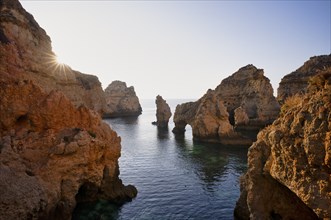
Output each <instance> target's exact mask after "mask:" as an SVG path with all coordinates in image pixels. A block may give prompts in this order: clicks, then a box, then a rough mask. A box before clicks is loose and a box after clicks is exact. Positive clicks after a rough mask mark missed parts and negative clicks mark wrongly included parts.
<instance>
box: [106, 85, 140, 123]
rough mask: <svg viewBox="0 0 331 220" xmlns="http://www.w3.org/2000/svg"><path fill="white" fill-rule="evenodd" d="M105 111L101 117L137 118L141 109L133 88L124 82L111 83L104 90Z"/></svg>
mask: <svg viewBox="0 0 331 220" xmlns="http://www.w3.org/2000/svg"><path fill="white" fill-rule="evenodd" d="M105 99H106V110H105V112H104V114H103V117H105V118H108V117H118V116H138V115H140V114H141V112H142V109H141V106H140V103H139V99H138V97H137V95H136V93H135V91H134V87H133V86H130V87H127V86H126V83H125V82H121V81H118V80H116V81H113V82H112V83H111V84H109V86H108V87H107V88H106V89H105Z"/></svg>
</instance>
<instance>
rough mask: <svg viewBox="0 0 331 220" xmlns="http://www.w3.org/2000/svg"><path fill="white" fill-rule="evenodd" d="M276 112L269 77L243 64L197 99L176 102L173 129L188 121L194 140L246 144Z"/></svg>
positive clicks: (268, 122)
mask: <svg viewBox="0 0 331 220" xmlns="http://www.w3.org/2000/svg"><path fill="white" fill-rule="evenodd" d="M278 113H279V104H278V102H277V101H276V99H275V97H274V96H273V89H272V86H271V84H270V81H269V79H268V78H266V77H265V76H264V74H263V70H262V69H257V68H256V67H254V66H253V65H247V66H245V67H243V68H241V69H239V70H238V71H237V72H235V73H234V74H233V75H231V76H230V77H228V78H226V79H224V80H223V81H222V82H221V84H220V85H219V86H217V87H216V89H215V90H209V91H208V92H207V93H206V94H205V95H204V96H203V97H202V98H201V99H199V100H198V101H197V102H194V103H186V104H182V105H178V106H177V107H176V111H175V115H174V123H175V128H174V130H173V131H174V132H175V133H181V132H184V131H185V126H186V125H187V124H189V125H191V127H192V131H193V137H194V138H195V139H196V140H204V141H217V142H221V143H224V144H245V145H249V144H251V143H252V142H253V140H255V137H256V134H257V131H258V130H259V129H261V128H263V127H265V126H266V125H267V124H270V123H272V121H273V120H274V119H276V117H277V115H278Z"/></svg>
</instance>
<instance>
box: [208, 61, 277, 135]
mask: <svg viewBox="0 0 331 220" xmlns="http://www.w3.org/2000/svg"><path fill="white" fill-rule="evenodd" d="M215 92H216V94H218V95H219V96H220V98H221V99H222V100H223V102H224V105H225V107H226V108H227V111H228V112H229V115H230V122H231V124H232V125H234V124H235V119H234V118H235V110H236V109H237V108H239V107H240V108H241V109H242V110H241V111H242V112H243V111H244V112H245V114H246V115H247V116H248V118H249V120H248V122H247V123H245V127H244V129H255V130H258V129H260V128H262V127H264V126H265V125H267V124H270V123H272V122H273V121H274V120H275V119H276V118H277V116H278V113H279V104H278V102H277V100H276V98H275V97H274V95H273V89H272V86H271V84H270V80H269V79H268V78H267V77H265V76H264V72H263V69H257V68H256V67H255V66H253V65H247V66H245V67H242V68H240V69H239V70H238V71H237V72H235V73H234V74H232V75H231V76H229V77H228V78H226V79H224V80H222V82H221V84H220V85H219V86H217V87H216V89H215Z"/></svg>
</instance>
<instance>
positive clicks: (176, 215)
mask: <svg viewBox="0 0 331 220" xmlns="http://www.w3.org/2000/svg"><path fill="white" fill-rule="evenodd" d="M188 101H193V100H183V99H171V100H167V103H168V104H169V105H170V107H171V111H172V113H174V111H175V107H176V105H177V104H181V103H184V102H188ZM140 103H141V105H142V109H143V113H142V114H141V115H140V116H139V117H125V118H114V119H107V120H104V121H105V122H106V123H108V124H109V125H110V127H111V128H112V129H114V130H115V131H116V132H117V133H118V135H119V136H121V139H122V142H121V145H122V151H121V157H120V159H119V166H120V178H121V179H122V181H123V183H124V184H125V185H127V184H132V185H134V186H136V187H137V189H138V195H137V197H136V198H135V199H133V200H132V201H131V202H128V203H126V204H124V205H122V206H118V205H115V204H112V203H110V202H108V201H98V202H94V203H86V204H80V205H79V206H77V208H76V209H75V211H74V215H73V219H82V220H87V219H100V220H101V219H103V220H105V219H109V220H117V219H125V220H126V219H137V220H138V219H139V220H140V219H142V220H151V219H156V220H163V219H164V220H168V219H169V220H170V219H171V220H172V219H180V220H181V219H208V220H213V219H233V218H234V217H233V210H234V207H235V203H236V201H237V200H238V198H239V194H240V189H239V185H240V184H239V177H240V176H241V175H242V174H243V173H244V172H246V170H247V151H248V146H224V145H220V144H216V143H203V142H196V141H193V138H192V129H191V127H190V126H189V125H187V126H186V132H185V135H184V136H183V135H180V136H176V135H175V134H174V133H172V129H173V127H174V123H173V121H172V119H173V118H172V117H171V118H170V121H169V128H168V129H158V127H157V126H155V125H152V122H153V121H156V116H155V114H156V105H155V100H152V99H151V100H147V99H146V100H140Z"/></svg>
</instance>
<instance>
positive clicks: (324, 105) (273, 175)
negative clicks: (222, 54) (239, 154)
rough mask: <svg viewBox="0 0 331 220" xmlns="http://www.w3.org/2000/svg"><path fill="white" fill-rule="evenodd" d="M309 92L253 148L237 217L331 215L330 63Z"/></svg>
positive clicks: (284, 107) (288, 104)
mask: <svg viewBox="0 0 331 220" xmlns="http://www.w3.org/2000/svg"><path fill="white" fill-rule="evenodd" d="M308 62H309V61H308ZM284 78H285V77H284ZM305 81H306V80H305ZM302 85H304V84H302ZM304 87H305V86H304ZM304 91H305V92H306V93H305V94H303V95H301V96H299V95H296V96H292V97H290V98H288V99H287V100H286V101H285V103H284V104H283V105H282V108H281V109H282V110H281V113H280V117H279V118H278V119H277V120H275V121H274V123H273V124H272V125H271V126H268V127H267V128H265V129H263V130H262V131H261V132H260V133H259V134H258V139H257V141H256V142H255V143H254V144H253V145H252V146H251V147H250V148H249V152H248V171H247V173H246V174H245V175H244V176H243V177H242V178H241V195H240V199H239V201H238V202H237V205H236V209H235V216H236V218H238V219H330V218H331V195H330V192H331V181H330V176H331V67H328V68H326V69H325V70H321V71H318V72H317V73H316V74H315V76H314V77H312V78H310V79H309V80H308V86H307V87H305V88H304Z"/></svg>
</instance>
